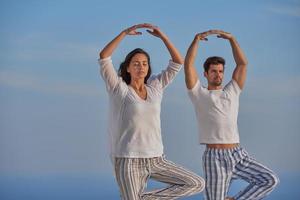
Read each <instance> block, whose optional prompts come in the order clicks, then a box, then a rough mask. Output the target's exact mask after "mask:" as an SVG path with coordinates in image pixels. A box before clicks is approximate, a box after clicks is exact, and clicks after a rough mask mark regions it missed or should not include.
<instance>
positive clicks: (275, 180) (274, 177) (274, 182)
mask: <svg viewBox="0 0 300 200" xmlns="http://www.w3.org/2000/svg"><path fill="white" fill-rule="evenodd" d="M271 177H272V178H271V181H270V185H271V186H272V188H275V187H276V186H277V185H278V184H279V182H280V180H279V177H278V176H277V175H276V174H274V173H272V174H271Z"/></svg>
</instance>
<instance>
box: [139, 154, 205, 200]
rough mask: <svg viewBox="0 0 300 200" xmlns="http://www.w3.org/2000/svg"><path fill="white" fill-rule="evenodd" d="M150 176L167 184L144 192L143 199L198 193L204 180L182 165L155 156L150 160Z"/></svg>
mask: <svg viewBox="0 0 300 200" xmlns="http://www.w3.org/2000/svg"><path fill="white" fill-rule="evenodd" d="M150 169H151V176H150V178H152V179H154V180H156V181H159V182H163V183H167V184H169V186H167V187H166V188H162V189H157V190H154V191H150V192H147V193H144V195H143V199H144V200H146V199H147V200H148V199H177V198H180V197H183V196H189V195H193V194H197V193H200V192H201V191H202V190H203V189H204V186H205V182H204V180H203V179H202V178H201V177H199V176H198V175H196V174H194V173H193V172H190V171H188V170H186V169H184V168H183V167H180V166H178V165H176V164H174V163H173V162H171V161H168V160H166V159H165V158H164V157H160V158H155V159H153V160H152V162H151V166H150Z"/></svg>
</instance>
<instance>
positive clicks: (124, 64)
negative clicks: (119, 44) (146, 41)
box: [118, 48, 151, 85]
mask: <svg viewBox="0 0 300 200" xmlns="http://www.w3.org/2000/svg"><path fill="white" fill-rule="evenodd" d="M138 53H141V54H144V55H145V56H146V57H147V61H148V66H149V68H148V73H147V76H146V77H145V81H144V83H147V80H148V79H149V77H150V75H151V65H150V56H149V54H148V53H147V52H146V51H144V50H143V49H141V48H136V49H134V50H132V51H131V52H130V53H129V54H127V56H126V57H125V60H124V61H123V62H122V63H121V64H120V67H119V70H118V74H119V76H121V77H122V79H123V80H124V81H125V82H126V84H127V85H128V84H130V81H131V76H130V74H129V73H128V72H127V68H128V67H129V63H130V61H131V59H132V57H133V56H134V55H135V54H138Z"/></svg>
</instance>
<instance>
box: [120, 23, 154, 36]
mask: <svg viewBox="0 0 300 200" xmlns="http://www.w3.org/2000/svg"><path fill="white" fill-rule="evenodd" d="M152 27H153V26H152V25H151V24H147V23H143V24H136V25H133V26H131V27H129V28H127V29H125V30H124V31H123V32H124V33H125V34H126V35H142V32H139V31H137V29H141V28H152Z"/></svg>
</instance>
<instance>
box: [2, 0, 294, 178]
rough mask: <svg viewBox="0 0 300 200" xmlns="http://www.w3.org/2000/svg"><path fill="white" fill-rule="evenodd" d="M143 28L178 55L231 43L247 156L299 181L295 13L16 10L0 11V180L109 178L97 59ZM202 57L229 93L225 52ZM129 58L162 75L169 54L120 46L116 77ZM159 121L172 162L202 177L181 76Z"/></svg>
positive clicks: (73, 6)
mask: <svg viewBox="0 0 300 200" xmlns="http://www.w3.org/2000/svg"><path fill="white" fill-rule="evenodd" d="M155 2H157V3H155ZM143 22H149V23H153V24H155V25H158V26H159V27H160V28H161V30H163V31H164V32H165V33H166V34H167V35H168V36H169V38H170V39H171V40H172V41H173V43H174V44H175V45H176V46H177V47H178V49H179V51H180V52H181V53H182V54H183V55H185V53H186V50H187V48H188V46H189V44H190V42H191V40H192V39H193V37H194V35H195V34H196V33H197V32H202V31H206V30H208V29H223V30H225V31H228V32H231V33H232V34H233V35H235V36H236V38H237V40H238V41H239V43H240V45H241V47H242V48H243V50H244V52H245V54H246V56H247V58H248V60H249V70H248V77H247V82H246V86H245V89H244V91H243V94H242V96H241V99H240V114H239V129H240V136H241V142H242V145H243V146H244V147H246V148H247V150H248V151H249V152H250V154H252V155H254V156H255V157H256V158H257V159H258V160H260V161H262V162H263V163H265V164H267V165H268V166H269V167H270V168H272V169H274V170H276V171H277V172H278V173H296V174H299V173H300V160H299V156H298V153H299V152H300V148H299V144H298V143H299V141H300V136H299V128H300V125H299V124H300V123H299V122H300V106H299V105H300V86H299V82H300V68H299V57H300V45H299V42H300V39H299V35H300V28H299V27H300V1H296V0H295V1H292V0H290V1H283V0H278V1H270V0H267V1H259V0H254V1H245V0H244V1H237V0H234V1H225V0H224V1H222V0H219V1H196V0H192V1H186V2H184V1H169V0H167V1H145V2H141V1H115V0H111V1H67V0H63V1H58V0H57V1H15V0H12V1H1V2H0V27H1V28H0V163H1V164H0V174H25V175H28V174H33V175H36V174H48V173H50V174H51V173H70V172H74V173H99V174H101V176H103V177H111V175H112V173H111V172H112V169H111V165H110V161H109V157H108V151H107V147H108V145H107V141H108V140H107V135H106V128H107V112H108V110H107V109H108V108H107V107H108V99H107V94H106V92H105V87H104V82H103V81H102V80H101V78H100V76H99V67H98V65H97V58H98V52H99V50H101V48H103V46H104V45H105V44H106V43H107V42H109V41H110V40H111V39H112V38H113V37H115V36H116V35H117V34H118V33H119V32H120V31H122V30H123V29H124V28H126V27H128V26H131V25H133V24H136V23H143ZM200 46H201V47H200V49H199V52H198V57H197V67H198V72H199V73H200V74H202V67H201V66H202V63H203V61H204V59H205V58H206V57H208V56H212V55H219V56H223V57H224V58H225V59H226V61H227V64H226V72H225V73H226V78H225V80H226V81H229V79H230V77H231V73H232V70H233V67H234V60H233V58H232V54H231V49H230V45H229V43H228V42H227V41H224V40H221V39H218V38H215V37H210V38H209V41H208V42H205V43H203V44H201V45H200ZM136 47H142V48H144V49H145V50H147V51H148V52H149V53H150V55H151V59H152V65H153V71H154V72H155V73H158V72H160V70H162V69H163V68H164V67H165V66H166V64H167V62H168V60H169V55H168V52H167V50H166V48H165V47H164V45H163V44H162V42H161V41H160V40H159V39H157V38H154V37H152V36H150V35H149V34H147V33H146V32H145V31H143V35H142V36H138V37H134V36H132V37H128V38H126V39H125V40H124V41H122V43H121V45H120V47H119V48H118V49H117V51H116V52H115V53H114V55H113V61H114V64H115V66H116V67H117V66H118V64H119V63H120V62H121V61H122V60H123V59H124V56H125V55H126V54H127V53H128V52H129V51H131V50H132V49H133V48H136ZM201 79H202V82H203V83H205V79H204V77H203V76H201ZM161 116H162V132H163V139H164V146H165V152H166V154H167V157H168V158H169V159H171V160H174V161H176V162H178V163H180V164H182V165H184V166H187V167H188V168H191V169H193V170H194V171H196V172H198V173H200V174H201V173H202V168H201V154H202V151H203V147H201V146H199V145H198V143H197V141H198V136H197V126H196V121H195V114H194V110H193V107H192V105H191V102H190V101H189V99H188V96H187V93H186V90H185V85H184V76H183V71H181V72H180V74H179V75H178V77H177V78H176V80H175V81H174V82H173V84H172V85H171V86H170V87H169V88H168V89H167V90H166V92H165V96H164V100H163V104H162V113H161Z"/></svg>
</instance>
